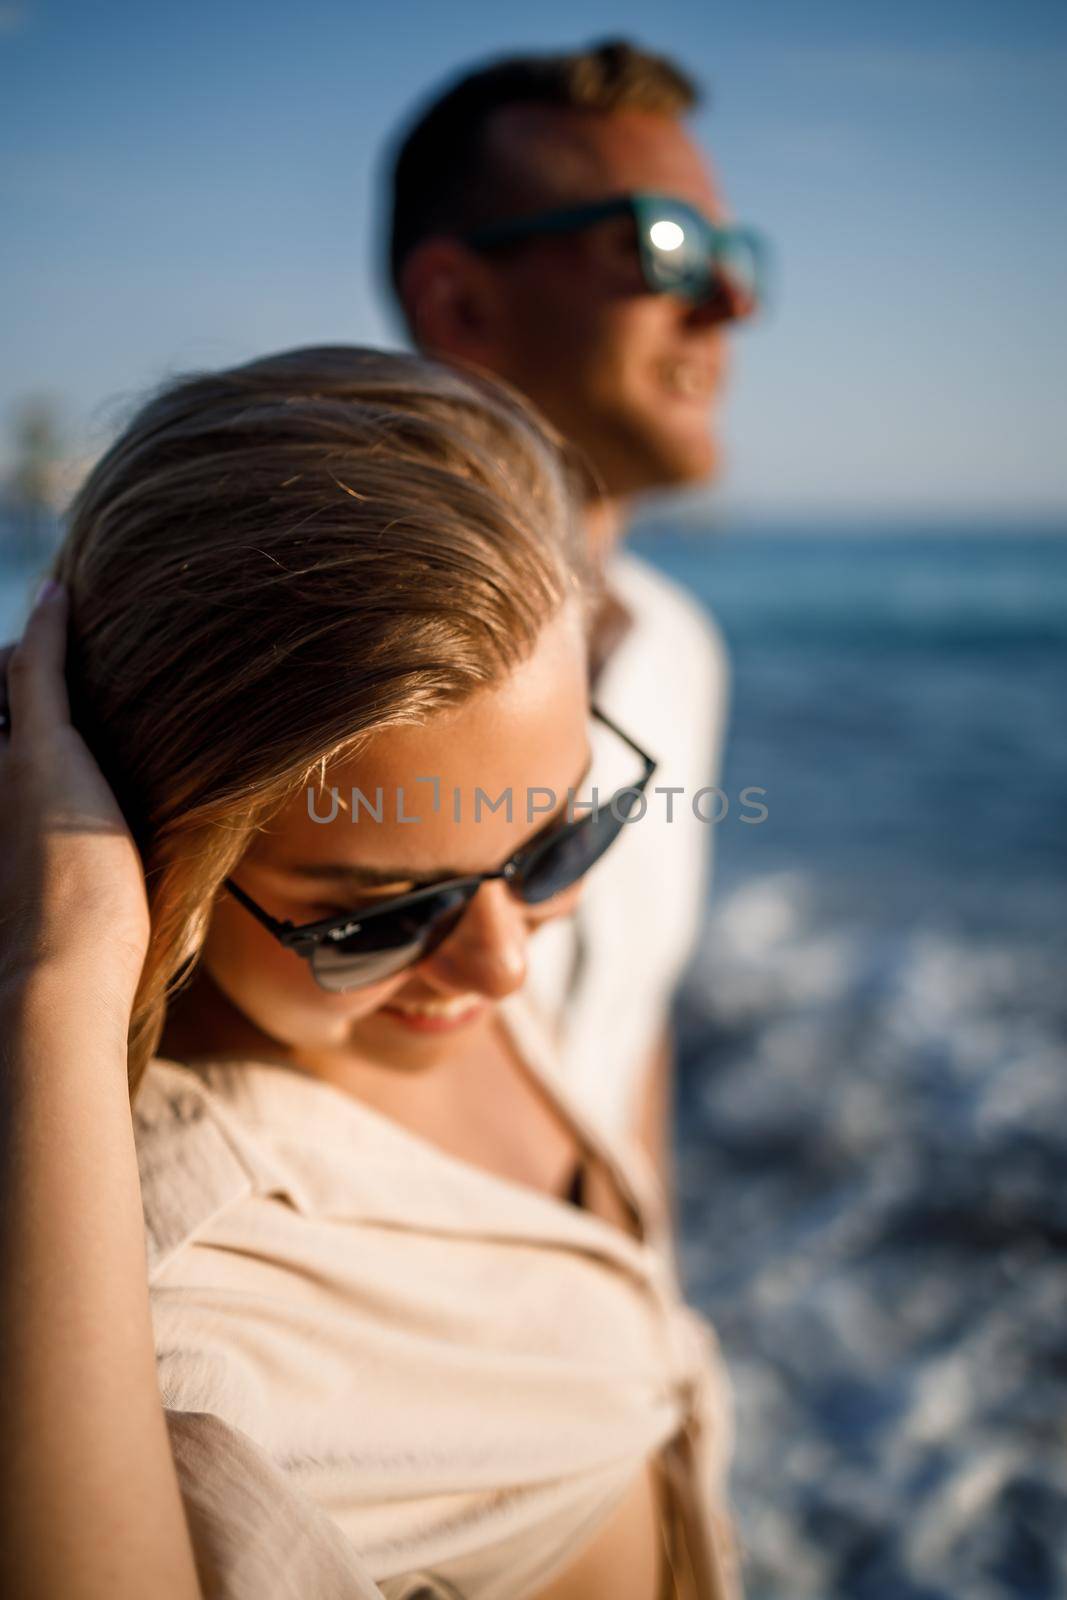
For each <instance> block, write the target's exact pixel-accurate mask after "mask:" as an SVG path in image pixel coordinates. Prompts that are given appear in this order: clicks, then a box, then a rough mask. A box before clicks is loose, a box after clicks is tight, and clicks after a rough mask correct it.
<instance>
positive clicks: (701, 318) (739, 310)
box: [686, 272, 756, 328]
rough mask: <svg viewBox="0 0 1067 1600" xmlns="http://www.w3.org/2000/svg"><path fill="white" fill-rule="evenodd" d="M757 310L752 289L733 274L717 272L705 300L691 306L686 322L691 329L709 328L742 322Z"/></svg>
mask: <svg viewBox="0 0 1067 1600" xmlns="http://www.w3.org/2000/svg"><path fill="white" fill-rule="evenodd" d="M755 309H756V300H755V296H754V295H753V293H752V291H751V290H750V289H746V287H745V285H744V284H743V283H741V282H739V281H738V279H737V278H735V277H733V276H732V275H731V274H729V273H726V272H717V273H716V275H715V280H714V283H713V285H712V287H711V289H710V291H709V292H708V294H707V295H706V296H705V298H704V299H703V300H698V301H695V302H693V303H691V304H690V305H689V308H688V315H687V317H686V321H687V322H688V323H689V325H690V327H695V328H708V327H713V326H715V325H716V324H718V323H724V322H741V321H743V319H744V318H745V317H750V316H751V315H752V313H753V312H754V311H755Z"/></svg>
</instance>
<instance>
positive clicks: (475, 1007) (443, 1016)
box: [381, 997, 488, 1033]
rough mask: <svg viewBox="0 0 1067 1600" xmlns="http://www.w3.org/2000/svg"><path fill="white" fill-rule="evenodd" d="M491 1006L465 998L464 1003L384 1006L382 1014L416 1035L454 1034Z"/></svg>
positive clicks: (411, 1003)
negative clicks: (487, 1006)
mask: <svg viewBox="0 0 1067 1600" xmlns="http://www.w3.org/2000/svg"><path fill="white" fill-rule="evenodd" d="M487 1004H488V1002H487V1001H486V1000H481V999H477V998H468V997H464V998H463V999H461V1000H435V1001H426V1002H425V1003H423V1004H418V1003H416V1002H415V1001H411V1002H410V1003H409V1004H396V1005H390V1006H382V1007H381V1010H382V1011H383V1012H384V1013H385V1015H386V1016H387V1017H389V1018H390V1019H391V1020H392V1021H394V1022H397V1023H399V1024H400V1025H401V1026H402V1027H405V1028H410V1029H411V1031H412V1032H413V1033H451V1032H452V1031H453V1030H454V1029H456V1028H464V1027H466V1026H467V1024H468V1023H469V1022H473V1021H474V1019H475V1017H477V1016H479V1015H480V1014H481V1012H483V1011H484V1010H485V1007H486V1005H487Z"/></svg>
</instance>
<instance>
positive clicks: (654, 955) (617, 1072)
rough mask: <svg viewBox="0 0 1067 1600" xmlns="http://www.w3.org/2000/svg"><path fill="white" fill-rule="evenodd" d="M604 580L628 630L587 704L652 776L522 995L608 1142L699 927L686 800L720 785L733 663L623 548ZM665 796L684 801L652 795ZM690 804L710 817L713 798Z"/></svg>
mask: <svg viewBox="0 0 1067 1600" xmlns="http://www.w3.org/2000/svg"><path fill="white" fill-rule="evenodd" d="M607 580H608V584H609V586H610V588H611V589H612V590H613V591H614V592H615V594H616V595H617V596H618V597H619V599H620V600H621V601H622V602H623V603H624V604H625V605H626V607H627V609H628V610H629V611H630V612H631V614H632V617H633V623H632V625H631V627H630V629H629V631H628V632H627V633H626V635H625V636H624V637H623V639H622V640H621V642H620V644H619V645H618V647H617V649H616V650H615V651H614V652H613V654H612V655H611V657H610V658H609V660H608V662H607V664H606V665H605V667H604V669H603V671H602V674H601V676H600V678H599V680H598V682H597V684H596V688H595V691H594V696H593V700H594V704H595V705H597V706H599V707H600V708H601V709H602V710H604V711H605V712H606V713H607V714H608V716H610V717H611V718H612V719H613V720H614V721H616V722H617V723H618V724H619V726H620V727H621V728H622V729H624V730H625V732H626V733H627V734H629V735H630V737H631V738H633V739H635V740H636V741H637V743H638V744H640V745H642V746H643V747H644V748H645V749H646V750H647V751H648V753H649V754H650V755H652V756H654V757H655V758H656V762H657V767H656V771H655V773H654V774H653V777H652V780H651V783H650V785H649V790H648V807H647V810H646V812H645V814H644V816H643V817H642V818H641V820H640V821H636V822H631V823H629V824H627V826H626V827H625V828H624V829H623V833H622V837H621V838H619V839H618V840H617V841H616V842H615V843H614V844H613V845H612V847H611V849H610V850H609V851H608V853H607V854H606V855H605V856H604V858H603V860H602V861H600V862H598V863H597V865H596V866H595V867H594V868H593V869H592V871H591V872H590V873H589V875H588V877H587V879H586V883H585V887H584V890H583V895H582V899H581V901H580V902H579V906H578V910H577V912H576V913H575V916H574V917H573V918H570V919H567V920H566V921H560V922H556V923H552V924H549V925H548V926H546V927H545V928H543V929H542V930H541V931H540V932H539V933H538V935H537V937H536V938H535V939H534V940H532V942H531V944H530V976H529V980H528V986H529V991H530V993H531V995H532V997H533V999H534V1001H535V1002H536V1003H537V1004H538V1005H539V1006H540V1007H541V1008H542V1010H543V1012H544V1013H545V1014H546V1016H547V1017H548V1018H549V1019H551V1020H552V1022H553V1025H554V1026H555V1029H556V1036H557V1040H558V1043H559V1048H560V1051H561V1055H562V1062H563V1070H564V1073H565V1076H566V1080H567V1083H568V1086H569V1087H570V1089H571V1090H572V1091H573V1092H574V1093H575V1094H577V1095H578V1096H580V1098H581V1099H582V1100H583V1101H584V1103H585V1105H586V1106H587V1108H588V1109H589V1110H590V1111H591V1112H593V1113H594V1114H595V1115H596V1116H597V1118H598V1120H599V1121H600V1123H601V1125H602V1126H606V1127H608V1128H609V1129H610V1130H611V1131H612V1132H613V1133H615V1134H616V1135H618V1134H622V1133H624V1132H627V1131H629V1130H630V1129H632V1127H633V1123H634V1119H635V1117H636V1113H637V1107H638V1105H639V1103H640V1091H641V1087H642V1079H643V1073H644V1068H645V1065H646V1063H647V1061H648V1058H649V1055H650V1053H651V1051H652V1049H653V1048H654V1046H655V1044H656V1041H657V1039H658V1038H659V1036H660V1034H661V1032H662V1029H663V1027H664V1024H665V1022H666V1020H667V1015H668V1010H669V1006H670V1002H671V997H672V994H673V992H674V990H675V988H676V987H677V984H678V980H679V978H680V976H681V974H682V972H683V970H684V968H685V966H686V965H687V963H688V960H689V957H690V955H691V954H692V952H693V948H694V945H695V943H696V940H697V937H698V935H699V932H700V928H701V924H702V920H703V911H704V902H705V897H706V893H707V885H708V873H709V867H710V859H711V845H712V837H713V834H714V825H713V824H712V823H710V822H707V821H701V820H699V819H698V817H697V816H696V815H695V814H694V810H693V799H694V796H696V795H697V794H698V792H699V791H700V790H701V789H702V788H706V787H708V786H712V785H714V784H715V783H716V782H717V780H718V769H719V762H720V756H721V749H722V742H723V735H724V731H725V725H726V715H727V707H728V690H729V663H728V660H727V655H726V649H725V645H724V643H723V640H722V636H721V634H720V633H719V631H718V629H717V627H716V626H715V624H714V623H713V621H712V620H711V618H710V617H709V616H708V615H707V613H706V612H704V611H703V610H702V609H701V608H700V606H699V605H698V604H697V603H696V602H695V601H694V600H692V599H690V597H689V596H688V595H687V594H685V592H684V591H683V590H681V589H680V588H679V587H678V586H677V585H676V584H674V583H672V582H671V581H670V579H668V578H666V577H664V576H663V575H662V574H661V573H659V572H657V571H656V570H655V569H654V568H653V567H651V566H649V564H648V563H647V562H645V561H642V560H640V559H639V558H638V557H636V556H633V555H630V554H628V553H625V552H619V553H617V554H615V555H614V556H613V557H612V558H611V559H610V561H609V562H608V566H607ZM671 786H674V787H679V788H681V789H682V790H683V791H684V792H683V793H682V794H675V795H674V796H672V797H669V796H668V795H666V794H664V793H657V792H656V791H657V790H662V789H665V788H668V787H671ZM601 799H603V797H601ZM669 803H670V805H671V809H672V812H673V820H671V821H668V820H667V819H668V805H669ZM697 805H698V807H699V808H700V810H701V811H702V813H703V815H704V816H705V817H707V816H712V817H713V816H715V814H716V807H715V802H714V797H713V796H710V795H705V796H704V797H703V799H698V800H697Z"/></svg>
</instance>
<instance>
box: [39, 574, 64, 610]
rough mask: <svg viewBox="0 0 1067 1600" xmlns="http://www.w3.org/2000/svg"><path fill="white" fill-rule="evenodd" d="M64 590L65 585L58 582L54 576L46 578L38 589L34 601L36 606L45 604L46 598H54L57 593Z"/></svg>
mask: <svg viewBox="0 0 1067 1600" xmlns="http://www.w3.org/2000/svg"><path fill="white" fill-rule="evenodd" d="M62 590H63V585H62V584H61V583H57V582H56V580H55V579H54V578H46V579H45V580H44V582H43V583H42V584H41V587H40V588H39V589H38V591H37V594H36V597H35V599H34V602H33V603H34V605H35V606H40V605H43V604H44V602H45V601H46V600H54V599H55V597H56V595H58V594H61V593H62Z"/></svg>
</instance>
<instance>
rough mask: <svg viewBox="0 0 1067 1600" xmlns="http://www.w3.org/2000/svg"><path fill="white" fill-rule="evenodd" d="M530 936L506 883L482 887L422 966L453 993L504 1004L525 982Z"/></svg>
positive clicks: (518, 903) (524, 918)
mask: <svg viewBox="0 0 1067 1600" xmlns="http://www.w3.org/2000/svg"><path fill="white" fill-rule="evenodd" d="M528 937H529V935H528V932H527V927H526V917H525V914H524V908H523V906H522V904H521V903H520V902H519V901H518V900H517V899H516V898H515V896H514V895H513V894H512V893H511V892H510V890H509V889H508V888H507V886H506V885H505V884H503V883H501V882H492V883H483V884H482V886H481V888H480V889H479V890H478V893H477V894H476V895H475V896H474V899H473V900H472V901H471V903H470V905H469V906H468V907H467V909H466V911H465V912H464V914H463V917H462V918H461V920H460V923H459V926H458V927H457V928H456V930H455V932H454V933H452V934H450V935H449V937H448V938H447V939H446V940H445V942H444V944H442V945H439V946H438V948H437V949H436V950H435V951H433V952H432V954H431V955H429V956H427V958H426V960H425V961H424V962H423V963H422V966H423V967H424V969H425V970H426V971H427V972H428V974H430V975H433V976H436V977H438V978H440V979H441V980H442V981H444V982H445V983H447V984H448V985H449V986H450V987H452V988H454V989H457V990H465V991H471V992H473V993H475V994H484V995H487V996H488V997H489V998H490V999H493V1000H502V999H503V998H504V996H505V995H508V994H511V993H512V991H513V990H515V989H519V988H521V987H522V985H523V983H524V982H525V981H526V941H527V938H528Z"/></svg>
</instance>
